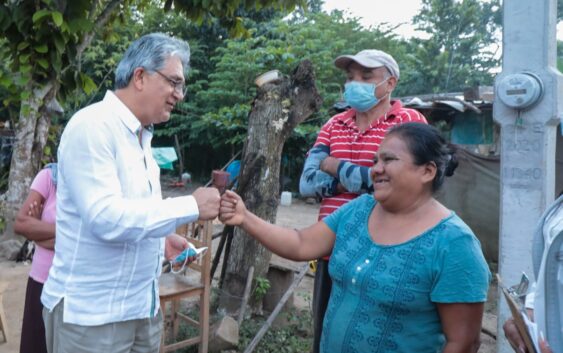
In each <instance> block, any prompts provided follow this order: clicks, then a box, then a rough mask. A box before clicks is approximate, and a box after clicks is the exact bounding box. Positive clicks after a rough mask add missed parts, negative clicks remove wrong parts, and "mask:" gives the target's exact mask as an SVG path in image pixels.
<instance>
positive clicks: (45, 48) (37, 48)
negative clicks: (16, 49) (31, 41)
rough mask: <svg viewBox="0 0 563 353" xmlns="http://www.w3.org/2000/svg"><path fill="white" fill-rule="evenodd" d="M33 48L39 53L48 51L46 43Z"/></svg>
mask: <svg viewBox="0 0 563 353" xmlns="http://www.w3.org/2000/svg"><path fill="white" fill-rule="evenodd" d="M34 49H35V51H36V52H38V53H41V54H45V53H46V52H48V51H49V48H48V47H47V44H42V45H38V46H36V47H35V48H34Z"/></svg>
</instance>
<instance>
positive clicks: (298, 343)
mask: <svg viewBox="0 0 563 353" xmlns="http://www.w3.org/2000/svg"><path fill="white" fill-rule="evenodd" d="M279 320H283V321H284V324H283V325H275V326H274V327H271V328H270V329H269V330H268V331H267V332H266V334H265V335H264V337H263V338H262V340H261V341H260V343H259V344H258V346H256V349H255V350H254V351H255V352H256V353H279V352H281V353H302V352H310V351H311V349H312V344H313V335H312V330H313V328H312V322H313V319H312V317H311V313H310V311H309V310H297V309H290V310H287V311H285V312H282V313H281V314H280V315H279V317H278V321H279ZM264 321H265V320H264V319H263V318H260V317H254V318H252V319H251V320H245V321H243V323H242V326H241V327H240V338H239V345H238V349H237V351H238V352H242V351H244V349H245V348H246V347H247V346H248V345H249V344H250V342H251V341H252V339H253V338H254V336H255V335H256V333H257V332H258V330H259V329H260V328H261V327H262V325H263V324H264Z"/></svg>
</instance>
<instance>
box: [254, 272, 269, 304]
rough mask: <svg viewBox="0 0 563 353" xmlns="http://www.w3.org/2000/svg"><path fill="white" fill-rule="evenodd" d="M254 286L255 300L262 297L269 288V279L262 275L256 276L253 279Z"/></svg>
mask: <svg viewBox="0 0 563 353" xmlns="http://www.w3.org/2000/svg"><path fill="white" fill-rule="evenodd" d="M254 282H255V287H254V292H253V293H254V298H255V299H256V300H261V299H262V298H264V296H265V295H266V293H268V290H269V289H270V286H271V285H270V281H269V280H268V279H267V278H264V277H256V278H255V279H254Z"/></svg>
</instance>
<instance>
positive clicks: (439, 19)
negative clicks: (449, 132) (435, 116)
mask: <svg viewBox="0 0 563 353" xmlns="http://www.w3.org/2000/svg"><path fill="white" fill-rule="evenodd" d="M500 16H501V8H500V4H499V1H498V0H491V1H487V2H484V1H473V0H461V1H454V0H423V1H422V10H421V12H420V13H419V14H418V15H416V16H415V17H414V19H413V23H414V24H415V25H417V27H418V29H419V30H421V31H424V32H426V33H428V35H429V38H428V39H413V40H411V41H410V43H408V47H409V55H407V57H406V58H407V61H406V62H405V64H406V65H404V67H406V68H407V70H408V71H407V70H405V74H406V75H405V79H404V80H402V83H401V85H403V87H408V88H409V94H419V93H433V92H455V91H462V90H464V89H465V88H467V87H470V86H474V85H478V84H481V85H485V84H492V82H493V79H492V77H493V75H492V74H491V69H493V68H495V67H497V66H498V59H497V57H498V55H497V51H498V50H499V46H500V43H499V42H498V38H497V37H495V36H497V35H498V34H499V26H500V21H501V19H500Z"/></svg>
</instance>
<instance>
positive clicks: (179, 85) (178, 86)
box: [154, 70, 188, 97]
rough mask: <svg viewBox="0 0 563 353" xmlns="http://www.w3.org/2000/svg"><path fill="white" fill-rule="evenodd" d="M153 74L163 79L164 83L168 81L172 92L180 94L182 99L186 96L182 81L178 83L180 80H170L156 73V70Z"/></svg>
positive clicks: (160, 73) (185, 88) (184, 85)
mask: <svg viewBox="0 0 563 353" xmlns="http://www.w3.org/2000/svg"><path fill="white" fill-rule="evenodd" d="M154 72H156V73H157V74H159V75H160V76H161V77H162V78H163V79H165V80H166V81H168V83H169V84H170V86H172V88H174V91H176V92H178V93H180V94H182V97H185V96H186V93H188V92H187V91H188V89H187V87H186V84H185V82H184V81H180V80H174V79H173V78H170V77H168V76H166V75H165V74H163V73H162V72H160V71H158V70H154Z"/></svg>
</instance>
